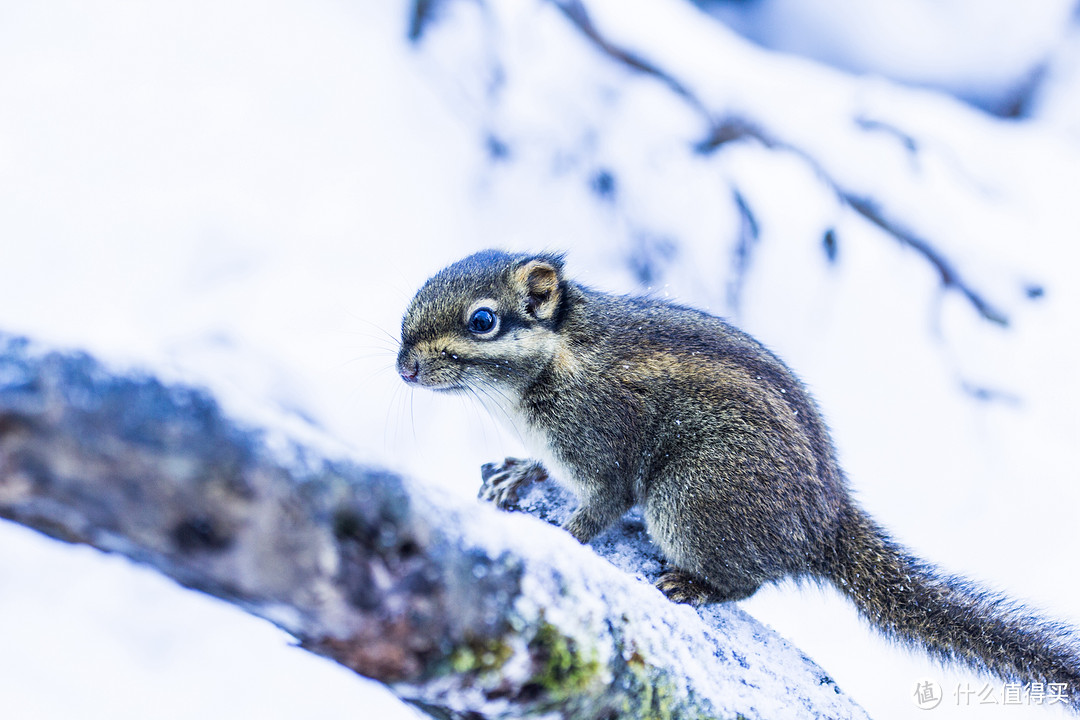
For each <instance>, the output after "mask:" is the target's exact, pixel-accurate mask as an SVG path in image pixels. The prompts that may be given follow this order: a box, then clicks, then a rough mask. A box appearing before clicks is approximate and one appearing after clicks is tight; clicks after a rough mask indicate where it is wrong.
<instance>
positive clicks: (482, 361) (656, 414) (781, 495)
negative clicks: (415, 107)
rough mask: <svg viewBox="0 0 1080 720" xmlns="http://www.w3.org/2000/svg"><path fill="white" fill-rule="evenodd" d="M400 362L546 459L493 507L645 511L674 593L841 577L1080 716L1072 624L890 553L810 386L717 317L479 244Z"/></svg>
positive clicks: (917, 633) (989, 668) (605, 518)
mask: <svg viewBox="0 0 1080 720" xmlns="http://www.w3.org/2000/svg"><path fill="white" fill-rule="evenodd" d="M397 369H398V372H399V374H400V375H401V377H402V379H403V380H404V381H405V382H406V383H409V384H412V385H416V386H421V387H426V388H430V389H433V390H438V391H444V392H469V393H472V394H474V395H475V396H477V397H478V398H480V399H481V400H482V401H483V402H484V403H485V405H487V406H488V409H489V411H490V412H491V413H492V414H493V415H495V416H496V417H499V418H501V419H504V420H507V421H508V422H510V423H511V424H512V425H513V426H514V427H515V428H516V429H517V430H518V431H519V432H520V433H521V434H522V436H523V439H524V440H525V442H526V445H529V446H531V447H530V448H529V449H530V450H532V451H535V452H536V454H537V456H538V458H539V461H530V462H520V461H511V460H508V462H507V464H506V465H505V466H504V469H503V471H502V472H500V473H496V474H495V476H494V477H493V478H491V481H492V485H491V486H490V487H488V488H486V490H485V489H482V491H481V492H482V494H485V493H486V494H487V496H488V499H493V500H495V501H496V502H497V504H500V505H503V506H505V505H506V504H507V503H508V499H509V498H512V497H513V496H514V495H516V490H517V489H518V488H520V487H521V486H523V485H524V484H527V483H529V482H532V481H535V480H538V479H543V478H544V477H546V476H547V470H550V471H551V473H552V476H553V477H554V478H555V479H556V480H559V481H561V482H563V483H564V484H566V485H568V486H569V488H570V489H571V490H572V491H574V493H575V494H576V495H577V496H578V498H579V501H580V502H579V505H578V507H577V508H576V509H575V510H574V511H573V513H572V514H571V515H570V517H569V518H568V520H567V521H566V522H565V524H564V528H565V529H566V530H567V531H568V532H569V533H570V534H571V535H573V536H574V537H575V538H576V539H577V540H579V541H580V542H582V543H585V542H588V541H589V540H590V539H591V538H593V537H594V536H596V535H597V534H598V533H600V532H601V531H603V530H604V529H605V528H607V527H608V526H610V525H612V524H613V523H614V522H615V521H617V520H618V519H619V518H620V517H621V516H622V515H623V514H624V513H625V512H626V511H627V510H629V509H630V508H631V507H632V506H634V505H639V506H640V507H641V509H642V514H643V515H644V518H645V522H646V527H647V529H648V531H649V534H650V536H651V537H652V539H653V540H654V542H656V544H657V545H658V546H659V548H660V549H661V551H662V553H663V555H664V557H665V559H666V561H667V562H668V567H669V569H668V570H667V571H666V572H665V573H664V574H662V575H661V577H660V578H659V580H658V581H657V583H656V585H657V587H658V588H659V589H660V590H661V591H662V592H663V593H664V594H665V595H666V596H667V597H668V598H669V599H671V600H672V601H675V602H681V603H690V604H694V605H700V604H706V603H716V602H726V601H732V600H739V599H742V598H746V597H748V596H750V595H751V594H753V593H754V592H755V591H756V590H757V589H758V588H759V587H761V586H762V585H763V584H765V583H769V582H773V581H777V580H780V579H782V578H787V577H794V578H806V579H813V580H817V581H821V580H824V581H828V582H830V583H832V584H833V585H835V586H836V587H837V588H838V589H839V590H840V591H841V592H842V593H843V594H845V595H846V596H847V597H848V598H850V599H851V600H852V601H853V603H854V604H855V606H856V607H857V608H858V610H859V611H860V612H861V614H862V615H863V616H865V617H866V618H867V619H868V620H869V621H870V622H871V624H873V625H875V626H876V627H877V628H878V629H879V630H881V631H882V632H883V633H884V634H886V635H887V636H889V637H892V638H895V639H897V640H900V641H903V642H906V643H909V644H913V645H917V646H921V647H923V648H924V649H925V650H926V651H928V652H929V654H931V655H932V656H935V657H936V658H938V659H940V660H944V661H958V662H961V663H965V664H967V665H969V666H971V667H973V668H974V669H976V670H978V671H985V672H990V673H992V674H995V675H997V676H999V677H1001V678H1002V679H1004V680H1006V681H1010V682H1034V683H1045V684H1046V685H1047V686H1050V684H1054V687H1055V688H1056V689H1057V690H1059V691H1061V692H1059V693H1058V694H1059V696H1063V697H1064V698H1066V703H1067V704H1068V706H1069V707H1070V708H1071V709H1072V710H1073V711H1074V712H1080V636H1078V635H1077V633H1076V631H1075V630H1073V629H1072V628H1070V627H1068V626H1066V625H1064V624H1061V623H1057V622H1054V621H1051V620H1048V619H1044V618H1041V617H1039V616H1037V615H1035V614H1033V613H1031V612H1029V611H1027V610H1026V609H1025V608H1024V607H1023V606H1022V605H1020V604H1018V603H1017V602H1015V601H1013V600H1010V599H1009V598H1007V597H1005V596H1002V595H999V594H997V593H994V592H990V591H987V590H983V589H981V588H979V587H978V586H977V585H976V584H975V583H973V582H971V581H969V580H967V579H964V578H962V577H958V576H954V575H950V574H947V573H945V572H943V571H941V570H939V569H938V568H936V567H934V566H933V565H931V564H930V563H928V562H926V561H924V560H921V559H920V558H917V557H915V556H913V555H912V554H911V553H909V552H908V551H907V550H906V549H904V548H903V547H902V546H901V545H899V544H898V543H896V542H895V541H894V540H893V539H892V538H891V537H890V536H889V535H888V533H887V532H886V531H885V530H884V529H882V528H881V526H879V525H878V524H877V523H876V522H875V521H874V520H873V518H871V517H870V516H869V515H868V514H867V513H866V512H865V511H864V510H863V509H862V508H860V507H859V505H858V504H857V503H856V502H855V500H854V498H853V496H852V493H851V491H850V490H849V488H848V482H847V479H846V478H845V476H844V473H843V471H842V470H841V468H840V466H839V463H838V461H837V455H836V450H835V448H834V446H833V442H832V440H831V438H830V436H829V431H828V429H827V427H826V425H825V422H824V420H823V418H822V414H821V412H820V411H819V409H818V407H817V405H816V404H815V402H814V400H813V399H812V398H811V396H810V394H809V392H808V391H807V389H806V388H805V387H804V386H803V384H802V382H801V381H800V380H799V379H798V378H797V377H796V376H795V374H794V373H793V372H792V371H791V370H790V369H788V367H787V365H785V364H784V363H783V362H782V361H781V360H780V359H779V358H778V357H777V356H776V355H774V354H773V353H772V352H770V351H769V350H768V349H766V348H765V347H764V346H763V345H762V344H761V343H760V342H758V341H757V340H755V339H754V338H752V337H750V336H749V335H748V334H746V333H745V332H742V331H741V330H739V329H737V328H735V327H733V326H732V325H730V324H728V323H727V322H725V321H724V320H721V319H720V318H718V317H715V316H713V315H710V314H708V313H706V312H703V311H699V310H695V309H692V308H688V307H683V306H680V305H677V304H674V303H671V302H668V301H666V300H662V299H657V298H651V297H632V296H617V295H611V294H607V293H604V292H600V291H597V290H594V289H591V288H588V287H586V286H584V285H581V284H579V283H577V282H574V281H573V280H570V279H568V278H567V277H566V276H565V274H564V257H563V256H562V255H559V254H551V253H545V254H536V255H529V254H512V253H507V252H502V251H497V250H486V251H483V252H479V253H476V254H474V255H470V256H469V257H467V258H465V259H463V260H460V261H458V262H456V263H454V264H452V265H450V266H449V267H447V268H445V269H443V270H441V271H440V272H438V273H437V274H435V275H434V276H433V277H431V279H429V280H428V281H427V283H426V284H424V285H423V287H421V289H420V290H419V291H418V292H417V293H416V295H415V297H414V298H413V299H412V301H411V302H410V304H409V306H408V308H407V310H406V312H405V315H404V318H403V320H402V325H401V347H400V351H399V353H398V356H397ZM1062 686H1064V689H1063V691H1062Z"/></svg>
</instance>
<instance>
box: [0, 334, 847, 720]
mask: <svg viewBox="0 0 1080 720" xmlns="http://www.w3.org/2000/svg"><path fill="white" fill-rule="evenodd" d="M550 485H551V483H542V484H540V485H538V486H536V487H535V488H534V489H533V490H531V491H530V493H529V494H528V495H526V496H525V497H524V498H522V500H521V504H522V506H524V507H527V508H529V509H530V511H531V512H533V513H534V514H537V515H540V516H543V517H546V518H548V519H557V518H558V517H559V515H560V513H561V512H562V511H563V510H565V508H566V502H565V501H566V498H565V497H563V496H561V495H560V494H559V492H558V491H557V490H556V489H554V488H552V487H547V486H550ZM0 516H3V517H5V518H8V519H11V520H14V521H16V522H19V523H22V524H24V525H28V526H30V527H33V528H36V529H38V530H40V531H42V532H44V533H47V534H49V535H52V536H54V537H57V538H60V539H63V540H66V541H69V542H78V543H86V544H89V545H92V546H95V547H97V548H100V549H103V550H107V551H112V552H118V553H121V554H123V555H126V556H128V557H130V558H133V559H135V560H137V561H139V562H143V563H146V564H148V565H150V566H152V567H154V568H156V569H157V570H159V571H160V572H162V573H164V574H166V575H168V576H169V577H172V578H174V579H176V580H177V581H178V582H180V583H182V584H184V585H186V586H189V587H192V588H197V589H199V590H202V591H204V592H207V593H210V594H212V595H215V596H217V597H220V598H224V599H226V600H229V601H231V602H233V603H235V604H237V605H239V606H241V607H243V608H245V609H247V610H248V611H250V612H252V613H254V614H256V615H259V616H261V617H264V618H266V619H268V620H271V621H272V622H274V623H275V624H277V625H279V626H280V627H282V628H284V629H285V630H287V631H288V632H290V633H291V634H292V635H294V636H295V637H296V638H297V639H298V641H299V642H300V643H301V644H302V646H303V647H305V648H307V649H308V650H310V651H313V652H316V653H319V654H322V655H325V656H328V657H330V658H333V659H334V660H336V661H337V662H339V663H341V664H343V665H345V666H347V667H349V668H352V669H353V670H355V671H356V672H358V673H361V674H363V675H366V676H368V677H372V678H375V679H378V680H380V681H382V682H384V683H386V684H388V685H389V686H390V687H391V688H392V689H393V690H394V692H396V693H397V694H398V695H399V696H401V697H402V698H404V699H406V700H407V701H409V702H411V703H413V704H414V705H416V706H417V707H420V708H422V709H424V710H425V711H426V712H428V713H429V714H432V715H434V716H436V717H459V716H463V715H465V714H468V716H469V717H511V716H512V717H530V716H538V715H543V714H544V713H549V712H552V711H558V712H561V713H563V714H564V716H568V717H576V718H610V717H620V718H634V717H734V716H741V717H747V718H754V717H772V716H777V715H779V714H783V716H785V717H830V718H846V717H864V714H863V712H862V711H861V710H860V709H859V708H858V707H857V706H856V705H854V703H852V702H851V701H850V700H849V699H848V698H847V697H845V696H844V695H842V694H841V693H840V692H839V690H838V689H837V687H836V686H835V684H834V683H833V682H832V681H831V680H830V679H829V678H828V676H827V675H826V674H825V673H824V672H822V670H821V669H820V668H818V667H816V666H815V665H814V664H813V663H812V662H810V661H809V660H808V659H807V658H806V657H805V656H803V655H802V654H801V653H799V651H798V650H797V649H795V648H794V647H792V646H790V645H789V644H788V643H787V642H785V641H784V640H783V639H781V638H779V637H778V636H777V635H775V634H774V633H773V632H771V631H770V630H768V629H767V628H765V627H763V626H761V625H760V624H758V623H757V622H756V621H754V620H753V619H752V618H750V617H749V616H747V615H746V614H744V613H742V612H740V611H739V610H738V609H736V608H733V607H714V608H708V609H704V610H701V611H698V612H695V611H694V610H692V609H690V608H688V607H685V606H676V605H673V604H671V603H669V602H668V601H667V600H666V599H664V598H663V597H662V596H661V595H660V593H659V592H657V591H656V590H654V589H653V588H652V586H651V585H650V584H649V583H648V581H647V578H648V577H650V576H655V574H656V573H657V572H658V571H659V569H660V566H659V559H658V557H657V556H656V555H655V553H654V552H653V551H652V550H651V549H650V546H649V544H648V542H647V541H646V540H645V538H644V530H643V527H642V524H641V522H640V519H635V518H633V517H629V518H627V519H626V520H625V521H624V523H623V525H622V526H621V527H619V528H617V529H615V530H613V531H611V532H609V533H608V534H606V535H605V536H604V537H602V538H600V539H598V540H597V541H596V543H594V546H595V549H596V550H597V551H599V552H601V553H602V554H604V555H607V556H608V557H609V558H611V559H612V560H613V561H615V562H616V563H617V564H619V565H620V566H622V569H618V568H616V567H614V566H613V565H612V564H611V563H609V562H607V561H605V560H603V559H601V558H599V557H597V556H596V554H594V553H593V552H592V551H590V550H589V549H588V548H585V547H582V546H580V545H578V544H577V543H575V542H574V541H573V540H572V539H571V538H570V537H569V536H568V535H566V534H565V533H563V532H562V531H560V530H558V529H556V528H553V527H550V526H548V525H546V524H545V523H543V522H541V521H539V520H537V519H535V518H530V517H526V516H525V515H522V514H513V515H510V514H505V513H498V512H496V511H494V510H493V509H491V508H489V507H484V506H479V505H476V506H461V505H460V504H459V503H455V502H453V501H451V500H449V499H448V498H443V497H439V496H438V494H437V493H436V492H435V491H433V490H430V489H426V488H425V487H424V486H422V485H420V484H418V483H413V482H409V481H407V480H405V479H403V478H401V477H399V476H398V475H396V474H393V473H390V472H387V471H383V470H378V469H374V468H369V467H364V466H361V465H358V464H355V463H352V462H349V461H341V460H332V459H328V458H326V457H324V456H323V454H321V453H320V452H319V451H316V450H314V449H312V448H311V447H304V446H301V445H299V444H297V443H295V442H292V441H290V440H287V439H286V438H285V436H284V435H283V434H282V433H281V432H279V431H276V430H274V429H273V428H263V429H258V430H256V429H252V428H246V427H243V426H241V425H240V424H238V423H236V422H233V421H231V420H229V419H228V418H226V417H225V416H224V415H223V413H222V412H221V410H220V409H219V407H218V405H217V403H216V402H215V401H214V400H213V398H212V397H210V396H209V395H208V394H207V393H206V392H204V391H200V390H196V389H192V388H189V387H182V386H170V385H166V384H163V383H162V382H161V381H159V380H157V379H155V378H154V377H152V376H149V375H143V374H132V373H126V374H124V373H121V374H117V373H112V372H110V371H108V370H107V369H105V368H104V367H103V366H102V365H101V364H99V363H98V362H97V361H95V360H94V359H92V358H90V357H88V356H86V355H85V354H81V353H70V354H61V353H56V352H53V353H42V352H40V351H38V350H36V349H34V348H33V347H32V346H31V345H30V344H29V343H27V342H26V341H25V340H21V339H14V338H11V337H4V336H0Z"/></svg>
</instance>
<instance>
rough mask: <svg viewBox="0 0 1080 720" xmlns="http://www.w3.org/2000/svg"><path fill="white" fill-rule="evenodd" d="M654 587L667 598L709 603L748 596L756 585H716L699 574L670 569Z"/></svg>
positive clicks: (684, 601) (683, 601) (680, 601)
mask: <svg viewBox="0 0 1080 720" xmlns="http://www.w3.org/2000/svg"><path fill="white" fill-rule="evenodd" d="M656 587H657V589H658V590H660V592H662V593H664V595H666V596H667V599H668V600H670V601H672V602H676V603H685V604H687V605H693V606H695V607H696V606H698V605H709V604H711V603H718V602H731V601H734V600H742V599H743V598H748V597H750V596H751V595H753V594H754V593H755V592H756V591H757V587H735V586H732V587H718V586H717V585H715V584H714V583H712V582H710V581H708V580H706V579H705V578H703V577H701V576H700V575H695V574H694V573H692V572H687V571H686V570H670V571H668V572H666V573H664V574H663V575H661V576H660V579H659V580H657V581H656Z"/></svg>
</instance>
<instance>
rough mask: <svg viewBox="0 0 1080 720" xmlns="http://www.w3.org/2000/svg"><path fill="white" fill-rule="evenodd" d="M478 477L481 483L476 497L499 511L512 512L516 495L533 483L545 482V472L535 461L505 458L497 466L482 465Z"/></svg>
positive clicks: (516, 498)
mask: <svg viewBox="0 0 1080 720" xmlns="http://www.w3.org/2000/svg"><path fill="white" fill-rule="evenodd" d="M480 476H481V478H483V483H482V484H481V485H480V492H479V493H477V497H479V498H480V499H481V500H484V501H485V502H491V503H494V504H495V507H497V508H499V509H500V510H514V509H517V507H518V500H519V497H518V493H519V492H520V491H521V490H524V489H525V488H527V487H528V486H529V485H532V484H533V483H534V482H541V481H542V480H546V479H547V471H546V470H545V469H544V466H543V465H541V464H540V463H538V462H537V461H535V460H519V459H518V458H506V459H505V460H503V461H502V462H501V463H499V464H496V463H485V464H484V465H482V466H481V467H480Z"/></svg>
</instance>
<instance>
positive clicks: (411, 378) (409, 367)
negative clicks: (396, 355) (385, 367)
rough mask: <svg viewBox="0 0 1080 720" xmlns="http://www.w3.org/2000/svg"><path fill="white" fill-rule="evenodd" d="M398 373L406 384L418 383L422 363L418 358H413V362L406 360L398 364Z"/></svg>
mask: <svg viewBox="0 0 1080 720" xmlns="http://www.w3.org/2000/svg"><path fill="white" fill-rule="evenodd" d="M398 373H399V374H400V375H401V379H402V380H404V381H405V382H407V383H414V382H416V379H417V377H419V376H420V361H419V360H417V359H416V358H412V359H411V360H404V361H402V362H400V363H398Z"/></svg>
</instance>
